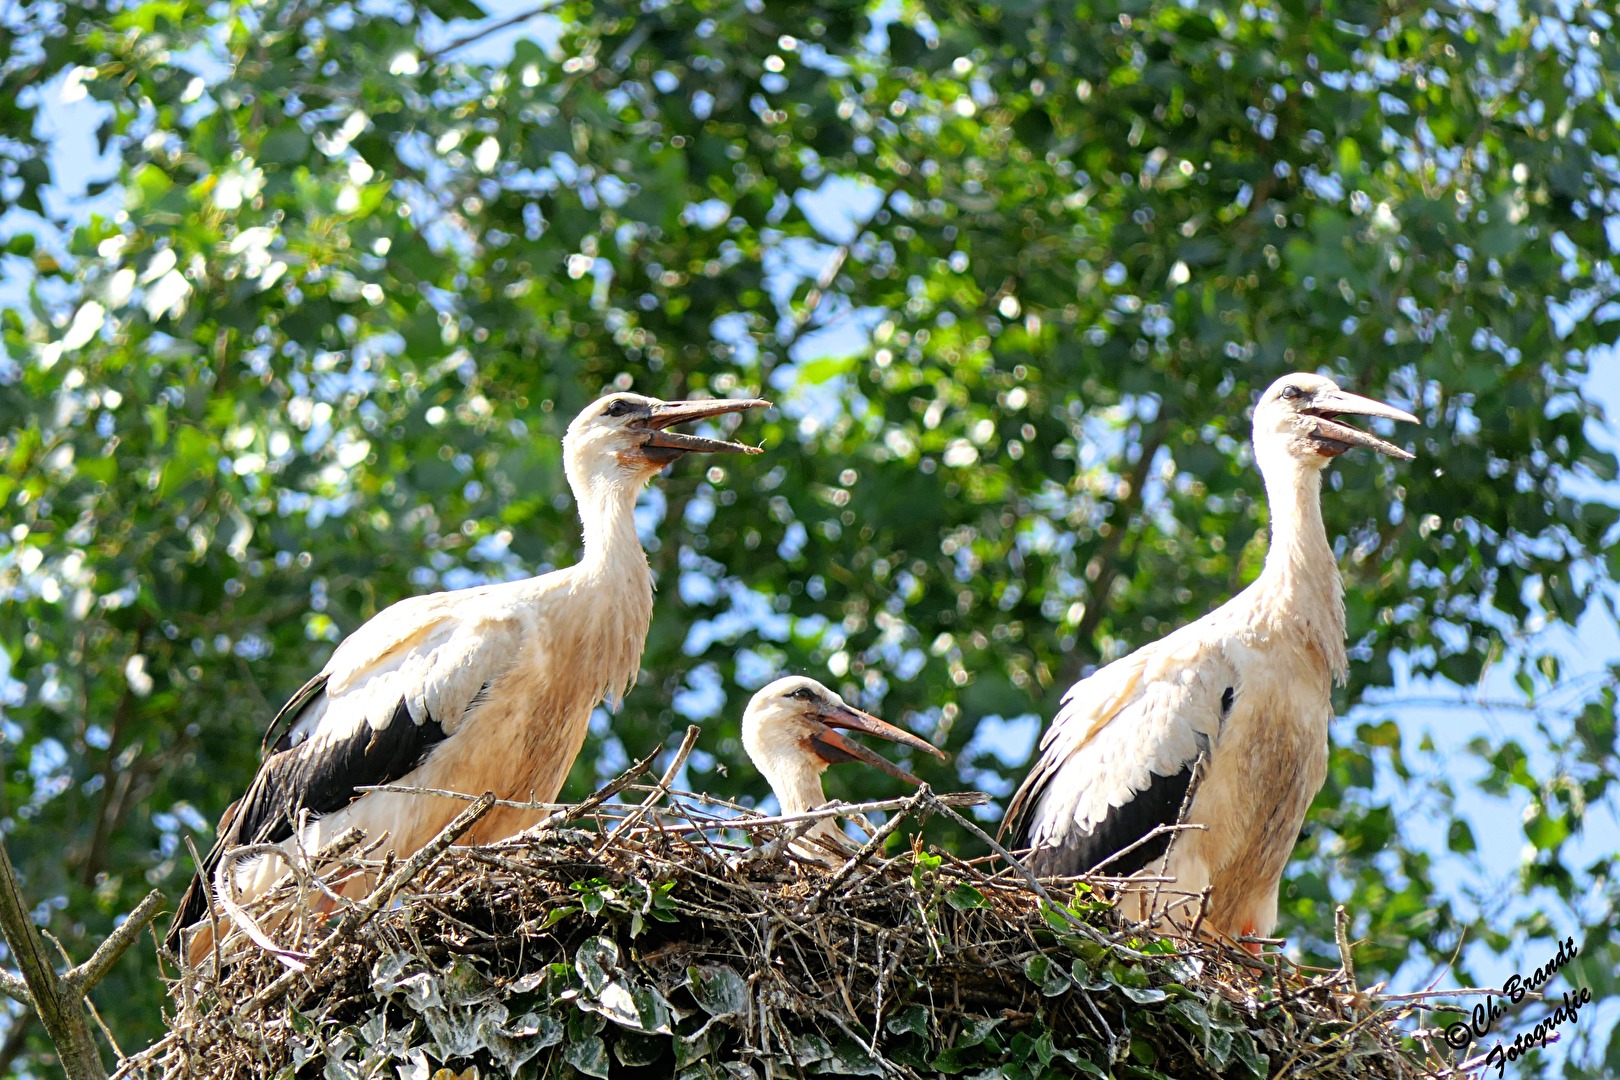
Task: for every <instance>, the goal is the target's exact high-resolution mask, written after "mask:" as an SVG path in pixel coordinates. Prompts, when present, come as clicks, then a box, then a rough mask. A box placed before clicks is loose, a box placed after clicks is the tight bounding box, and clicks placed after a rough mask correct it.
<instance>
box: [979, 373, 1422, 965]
mask: <svg viewBox="0 0 1620 1080" xmlns="http://www.w3.org/2000/svg"><path fill="white" fill-rule="evenodd" d="M1344 414H1353V415H1361V416H1378V417H1384V418H1387V419H1391V420H1404V421H1406V422H1408V423H1417V422H1418V420H1417V417H1415V416H1412V415H1411V414H1410V413H1407V412H1403V411H1402V410H1400V409H1397V408H1393V407H1392V406H1389V405H1384V404H1382V403H1380V402H1377V401H1372V400H1369V399H1367V398H1364V397H1359V396H1357V395H1355V394H1350V393H1346V392H1345V391H1343V390H1340V389H1339V387H1338V386H1336V385H1335V384H1334V383H1333V382H1332V381H1331V380H1329V379H1325V378H1323V377H1321V376H1319V375H1309V374H1294V375H1287V376H1284V377H1283V378H1281V379H1279V380H1277V381H1276V382H1275V383H1273V384H1272V385H1271V387H1270V388H1269V389H1268V390H1266V392H1265V393H1264V394H1262V395H1261V397H1260V401H1259V404H1258V405H1256V406H1255V410H1254V456H1255V463H1256V464H1257V465H1258V466H1259V468H1260V475H1261V477H1262V478H1263V479H1264V481H1265V486H1266V497H1267V500H1268V501H1269V503H1270V507H1271V545H1270V548H1269V549H1268V551H1267V553H1266V561H1265V568H1264V569H1263V570H1262V571H1261V573H1260V576H1259V577H1258V578H1257V579H1256V580H1255V581H1254V583H1253V584H1251V585H1250V586H1249V587H1248V588H1246V589H1244V590H1243V591H1242V592H1241V593H1239V594H1238V595H1237V596H1235V597H1233V598H1232V599H1231V600H1230V601H1228V602H1227V603H1226V604H1224V605H1222V606H1221V607H1219V608H1217V609H1216V610H1215V611H1213V612H1211V613H1210V614H1209V615H1206V616H1205V617H1204V618H1202V619H1199V620H1198V621H1197V622H1194V623H1190V624H1189V625H1187V626H1184V627H1182V628H1181V629H1179V630H1177V631H1175V632H1174V633H1172V634H1170V635H1169V636H1167V637H1165V638H1163V639H1161V640H1159V641H1158V642H1155V643H1154V644H1152V645H1148V646H1145V647H1143V648H1141V649H1138V650H1136V651H1135V652H1134V653H1131V654H1130V655H1128V656H1126V657H1124V658H1123V659H1120V660H1116V661H1114V662H1113V663H1111V664H1108V665H1107V666H1106V667H1103V668H1102V669H1100V670H1099V671H1097V672H1096V673H1095V674H1093V675H1091V676H1090V677H1089V678H1086V679H1082V680H1081V681H1080V682H1078V683H1076V684H1075V685H1074V686H1073V687H1071V688H1070V690H1069V692H1068V693H1067V694H1066V695H1064V699H1063V706H1062V708H1061V710H1060V711H1059V712H1058V715H1057V718H1056V719H1055V720H1053V722H1052V726H1051V727H1050V728H1049V729H1048V730H1047V732H1046V735H1045V737H1044V738H1042V740H1041V755H1040V759H1039V760H1038V761H1037V762H1036V763H1035V766H1034V768H1033V769H1032V770H1031V771H1030V774H1029V776H1028V777H1027V778H1025V780H1024V782H1023V784H1022V786H1020V787H1019V789H1018V792H1017V793H1016V794H1015V795H1014V796H1013V799H1012V802H1011V803H1010V804H1009V806H1008V810H1007V818H1006V821H1005V822H1004V823H1003V825H1002V831H1003V832H1008V831H1011V832H1012V833H1013V834H1014V835H1015V836H1018V837H1020V838H1021V839H1022V842H1023V844H1025V845H1027V846H1029V847H1030V848H1032V849H1033V850H1032V851H1031V852H1030V855H1029V858H1028V864H1029V866H1030V868H1031V869H1033V870H1034V871H1035V872H1036V873H1037V874H1043V875H1060V874H1079V873H1084V872H1086V871H1090V870H1093V869H1096V868H1099V866H1100V872H1102V873H1106V874H1110V875H1120V876H1125V875H1131V874H1138V875H1154V876H1163V877H1168V878H1169V879H1171V881H1170V882H1169V883H1160V884H1159V885H1156V886H1149V885H1146V884H1144V885H1141V886H1137V887H1134V888H1132V889H1129V890H1127V892H1126V905H1125V911H1126V912H1127V913H1128V914H1131V915H1133V916H1134V917H1135V918H1137V919H1147V918H1150V917H1153V918H1156V919H1162V918H1163V917H1164V916H1165V914H1166V910H1167V908H1169V907H1171V906H1173V905H1174V904H1176V903H1177V902H1179V901H1181V900H1182V899H1183V898H1184V896H1185V894H1197V893H1199V892H1201V891H1202V890H1203V889H1204V888H1205V886H1209V887H1210V888H1211V895H1210V898H1209V903H1208V906H1207V907H1206V909H1205V916H1204V922H1203V926H1204V927H1205V928H1206V929H1207V930H1210V931H1212V932H1214V934H1216V935H1217V936H1224V937H1226V938H1228V939H1239V938H1243V937H1252V936H1261V937H1264V936H1267V935H1269V934H1270V933H1271V931H1272V929H1273V927H1275V926H1276V922H1277V890H1278V886H1279V884H1280V882H1281V880H1282V872H1283V866H1284V864H1285V863H1286V862H1287V861H1288V855H1289V853H1290V852H1291V851H1292V850H1293V847H1294V841H1295V840H1296V838H1297V837H1298V836H1299V830H1300V826H1301V824H1302V823H1303V822H1304V819H1305V810H1306V807H1307V806H1309V805H1310V802H1311V799H1312V798H1313V797H1314V796H1315V795H1316V793H1317V791H1319V790H1320V789H1321V787H1322V781H1323V780H1324V778H1325V777H1326V775H1327V750H1328V724H1329V722H1330V721H1331V720H1332V719H1333V701H1332V689H1333V684H1334V683H1335V682H1339V683H1342V682H1343V681H1344V679H1345V676H1346V673H1347V668H1348V663H1347V660H1346V656H1345V644H1344V642H1345V617H1344V589H1343V583H1342V582H1341V580H1340V578H1339V568H1338V564H1337V563H1336V562H1335V560H1334V557H1333V549H1332V547H1330V546H1329V544H1328V536H1327V531H1326V529H1325V528H1324V527H1323V524H1322V508H1321V490H1322V471H1323V469H1324V467H1325V466H1326V465H1327V464H1328V462H1330V461H1332V460H1333V459H1334V458H1335V457H1338V456H1339V455H1340V454H1342V453H1345V452H1346V451H1348V450H1350V449H1351V448H1352V447H1356V446H1363V447H1367V448H1369V449H1372V450H1376V451H1378V452H1379V453H1382V454H1387V455H1389V456H1391V457H1396V458H1402V459H1405V460H1410V459H1411V458H1412V455H1411V454H1410V453H1408V452H1406V451H1405V450H1402V449H1401V448H1400V447H1398V446H1394V445H1392V444H1390V443H1387V442H1385V441H1384V440H1382V439H1379V438H1377V437H1375V436H1372V435H1369V434H1367V433H1366V432H1364V431H1360V430H1357V429H1356V428H1354V427H1351V426H1350V425H1348V424H1344V423H1341V422H1340V421H1339V420H1338V419H1337V417H1339V416H1341V415H1344ZM1184 806H1185V809H1186V814H1185V818H1184V819H1183V818H1182V816H1181V815H1182V810H1183V807H1184ZM1182 820H1184V821H1185V823H1187V824H1189V825H1191V826H1195V827H1197V828H1195V829H1187V830H1184V831H1178V834H1177V835H1176V837H1175V839H1174V841H1173V843H1172V841H1171V838H1170V836H1169V835H1167V834H1161V835H1159V836H1155V837H1152V838H1151V839H1148V840H1146V842H1143V843H1141V844H1139V845H1138V846H1136V847H1135V848H1133V849H1131V850H1129V851H1125V849H1127V848H1130V847H1131V845H1132V844H1135V843H1137V842H1138V841H1142V840H1143V839H1144V838H1145V837H1149V836H1150V835H1151V834H1152V833H1153V830H1154V829H1155V828H1157V827H1159V826H1167V825H1173V824H1176V823H1178V822H1179V821H1182ZM1122 851H1125V853H1124V854H1120V855H1118V856H1117V857H1115V856H1116V854H1117V853H1120V852H1122ZM1182 910H1183V912H1185V908H1183V909H1182ZM1191 918H1192V916H1191V914H1190V913H1186V914H1184V915H1183V916H1182V917H1180V918H1179V921H1183V922H1185V921H1190V920H1191ZM1252 948H1253V950H1254V951H1256V952H1257V951H1258V946H1257V945H1253V946H1252Z"/></svg>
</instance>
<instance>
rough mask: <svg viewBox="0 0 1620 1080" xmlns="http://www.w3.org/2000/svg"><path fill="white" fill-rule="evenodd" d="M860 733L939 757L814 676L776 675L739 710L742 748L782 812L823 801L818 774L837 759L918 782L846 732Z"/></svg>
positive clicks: (926, 745) (934, 750)
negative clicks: (841, 695) (858, 762)
mask: <svg viewBox="0 0 1620 1080" xmlns="http://www.w3.org/2000/svg"><path fill="white" fill-rule="evenodd" d="M844 731H858V732H861V733H862V734H865V735H876V736H877V737H878V738H880V739H888V740H889V741H890V742H897V743H901V744H903V745H905V746H909V747H912V748H913V749H915V750H922V751H925V752H927V753H930V754H933V755H934V756H935V757H939V758H943V757H944V756H945V754H944V753H943V752H942V751H940V750H939V749H938V748H937V747H935V746H933V745H932V744H931V743H929V742H927V741H926V740H924V739H919V738H918V737H917V736H915V735H913V734H911V733H910V732H908V731H901V730H900V729H899V728H897V727H894V726H893V725H891V724H885V723H884V722H883V721H882V720H879V719H878V718H877V717H875V716H872V715H870V714H868V713H864V712H862V711H861V710H859V709H857V708H855V707H853V706H851V705H847V704H845V703H844V699H843V698H841V697H839V696H838V695H837V694H836V693H834V692H833V691H831V690H829V689H827V688H826V687H825V686H822V685H821V684H820V683H818V682H816V680H814V679H807V678H805V677H803V676H801V675H790V676H788V677H787V678H785V679H777V680H776V681H775V682H773V683H771V684H770V685H769V686H767V687H765V688H764V689H763V690H761V691H759V693H757V694H755V695H754V697H753V700H751V701H750V702H749V703H748V708H747V710H746V711H745V712H744V713H743V725H742V734H743V746H744V747H745V748H746V749H747V750H748V756H749V758H750V759H752V760H753V762H754V767H755V768H757V769H759V771H760V772H761V773H763V774H764V776H765V779H766V780H768V781H769V782H770V785H771V788H772V790H774V791H775V792H776V798H777V801H778V802H779V803H781V804H782V810H783V812H784V813H790V814H793V813H799V812H801V811H804V810H809V809H811V808H813V807H815V806H817V805H819V804H820V803H821V802H822V795H821V774H822V773H823V772H825V771H826V769H827V766H828V765H836V764H837V763H839V762H841V761H864V762H866V763H867V764H868V765H873V766H876V767H877V768H879V769H881V770H883V771H884V772H886V773H888V774H889V775H890V776H895V777H899V778H900V779H901V780H905V781H907V782H908V783H912V784H920V783H922V781H921V780H918V779H917V778H916V777H915V776H913V775H911V774H910V773H909V772H907V771H906V770H905V769H902V768H901V767H900V766H898V765H896V764H894V762H892V761H889V760H887V759H885V758H883V757H881V756H879V755H878V754H875V753H873V752H872V751H870V750H868V749H867V748H866V747H864V746H862V745H861V744H860V743H858V742H856V741H854V740H853V739H851V738H849V737H848V736H846V735H844V734H843V732H844Z"/></svg>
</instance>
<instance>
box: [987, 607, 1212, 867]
mask: <svg viewBox="0 0 1620 1080" xmlns="http://www.w3.org/2000/svg"><path fill="white" fill-rule="evenodd" d="M1198 628H1199V627H1198V624H1194V625H1193V626H1189V627H1186V628H1185V629H1184V630H1183V631H1178V632H1177V633H1175V634H1172V635H1170V636H1169V637H1167V638H1165V639H1163V640H1162V641H1159V642H1157V643H1156V644H1153V645H1149V646H1146V647H1144V648H1142V649H1138V650H1137V651H1136V652H1134V653H1132V654H1131V655H1130V656H1127V657H1125V658H1124V659H1122V660H1117V661H1115V662H1114V663H1112V664H1109V665H1108V666H1107V667H1104V668H1103V669H1102V670H1100V671H1098V672H1097V673H1096V674H1094V675H1092V676H1091V677H1090V678H1087V679H1083V680H1081V681H1080V682H1078V683H1076V684H1075V685H1074V686H1073V687H1072V688H1071V689H1070V690H1069V692H1068V694H1066V695H1065V696H1064V699H1063V707H1062V708H1061V709H1060V710H1059V712H1058V715H1057V719H1055V720H1054V721H1053V722H1052V726H1051V727H1050V728H1049V729H1048V730H1047V733H1046V736H1045V737H1044V738H1043V739H1042V740H1041V756H1040V760H1038V761H1037V762H1036V763H1035V766H1034V768H1033V769H1031V770H1030V774H1029V776H1028V777H1026V778H1025V780H1024V783H1023V784H1022V785H1021V786H1020V787H1019V789H1018V792H1017V793H1016V794H1015V795H1014V796H1013V799H1012V802H1011V803H1010V804H1009V805H1008V809H1007V819H1006V821H1005V822H1004V823H1003V825H1002V830H1003V832H1007V831H1011V832H1012V834H1013V835H1014V836H1015V837H1016V838H1018V840H1019V842H1020V846H1029V847H1033V848H1035V851H1034V852H1033V853H1032V854H1031V855H1030V856H1029V860H1028V861H1029V864H1030V866H1031V868H1032V869H1034V870H1035V871H1036V872H1037V873H1041V874H1049V875H1052V874H1078V873H1084V872H1085V871H1087V870H1091V869H1093V868H1094V867H1096V866H1097V864H1098V863H1101V862H1103V861H1104V860H1106V859H1108V858H1109V856H1111V855H1114V854H1116V853H1117V852H1120V851H1122V850H1123V849H1125V848H1127V847H1129V846H1130V845H1131V844H1133V843H1135V842H1136V841H1138V840H1140V839H1142V838H1143V837H1144V836H1146V835H1147V834H1148V833H1150V832H1152V831H1153V829H1154V828H1156V827H1157V826H1160V825H1169V824H1174V823H1175V822H1176V821H1177V819H1178V817H1179V815H1180V812H1181V808H1182V804H1183V802H1184V801H1185V800H1186V797H1187V793H1188V790H1189V788H1190V786H1191V785H1192V783H1193V781H1194V770H1195V766H1196V764H1197V762H1198V760H1199V757H1200V754H1201V753H1202V754H1204V755H1206V756H1207V755H1208V753H1209V752H1210V751H1211V750H1212V749H1213V747H1214V745H1215V743H1216V742H1217V741H1219V739H1220V733H1221V725H1222V723H1223V722H1224V721H1225V718H1226V716H1227V714H1229V713H1230V712H1231V709H1232V702H1233V699H1234V697H1235V695H1236V694H1237V693H1238V692H1239V687H1238V678H1237V670H1236V668H1235V667H1234V666H1233V664H1232V663H1231V661H1230V660H1229V659H1228V658H1227V656H1226V653H1225V652H1224V650H1223V649H1222V648H1221V642H1220V641H1219V639H1217V638H1213V637H1212V636H1211V635H1208V634H1201V633H1195V634H1189V633H1187V631H1192V630H1195V629H1198ZM1168 843H1169V837H1168V835H1165V836H1160V837H1155V838H1154V839H1153V840H1150V841H1148V842H1147V843H1145V844H1143V845H1141V846H1140V847H1138V848H1136V849H1134V850H1133V851H1131V852H1129V853H1128V854H1126V855H1124V856H1122V857H1120V858H1118V859H1115V860H1113V861H1111V862H1109V863H1108V864H1107V865H1106V866H1104V867H1103V871H1104V872H1105V873H1109V874H1120V875H1124V874H1130V873H1134V872H1135V871H1137V870H1140V869H1141V868H1142V867H1144V866H1146V865H1148V864H1149V863H1151V862H1152V861H1153V860H1154V859H1156V858H1158V857H1159V856H1160V855H1161V854H1163V853H1164V850H1165V848H1166V846H1168Z"/></svg>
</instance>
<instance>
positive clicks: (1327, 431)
mask: <svg viewBox="0 0 1620 1080" xmlns="http://www.w3.org/2000/svg"><path fill="white" fill-rule="evenodd" d="M1341 413H1353V414H1355V415H1357V416H1382V417H1384V418H1385V419H1388V420H1404V421H1406V422H1407V423H1408V424H1417V423H1421V421H1420V420H1418V418H1417V417H1415V416H1413V415H1412V414H1411V413H1409V412H1403V411H1402V410H1400V409H1397V408H1396V407H1395V406H1393V405H1385V404H1384V403H1383V402H1382V401H1374V400H1373V399H1372V398H1365V397H1362V396H1361V395H1360V394H1351V393H1347V392H1345V391H1343V390H1329V391H1327V392H1325V393H1321V394H1317V395H1316V397H1315V398H1314V399H1313V400H1312V401H1311V404H1310V407H1309V408H1307V409H1305V410H1303V411H1302V413H1301V416H1302V418H1303V421H1304V423H1305V424H1306V425H1307V427H1306V432H1307V434H1309V435H1310V436H1311V438H1312V440H1313V441H1314V442H1315V443H1316V449H1317V452H1318V453H1320V454H1324V455H1326V456H1328V457H1338V456H1339V455H1340V454H1342V453H1344V452H1345V451H1346V450H1349V449H1350V448H1351V447H1353V446H1365V447H1367V448H1368V449H1370V450H1376V451H1378V452H1379V453H1380V454H1388V455H1389V456H1390V457H1395V458H1400V459H1401V460H1402V461H1411V460H1412V457H1413V455H1412V454H1411V453H1410V452H1409V451H1406V450H1402V449H1401V448H1400V447H1398V446H1396V445H1395V444H1394V443H1388V442H1385V441H1384V440H1383V439H1380V438H1379V437H1378V436H1376V435H1370V434H1368V433H1367V432H1365V431H1361V430H1360V429H1358V428H1353V427H1351V426H1350V425H1349V424H1341V423H1339V421H1338V420H1337V419H1336V418H1337V417H1338V416H1339V415H1340V414H1341Z"/></svg>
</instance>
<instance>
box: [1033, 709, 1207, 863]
mask: <svg viewBox="0 0 1620 1080" xmlns="http://www.w3.org/2000/svg"><path fill="white" fill-rule="evenodd" d="M1198 744H1199V750H1198V754H1197V756H1196V757H1194V758H1193V759H1192V760H1191V761H1188V762H1186V763H1185V765H1184V766H1183V767H1182V768H1181V770H1180V771H1179V772H1176V773H1173V774H1171V775H1169V776H1160V775H1159V774H1157V773H1152V774H1150V778H1149V780H1148V785H1147V787H1145V788H1143V789H1142V790H1141V791H1138V792H1136V793H1135V794H1134V795H1133V796H1132V797H1131V798H1130V799H1128V800H1127V801H1126V802H1125V804H1124V805H1122V806H1116V807H1114V808H1113V809H1112V810H1111V811H1110V812H1109V814H1108V816H1107V817H1105V818H1103V820H1102V821H1100V822H1098V823H1097V825H1096V826H1095V827H1094V828H1093V829H1092V830H1091V831H1090V832H1089V833H1086V834H1084V835H1077V836H1073V837H1071V838H1070V839H1069V840H1068V842H1067V843H1065V844H1064V845H1063V846H1061V847H1053V846H1041V847H1036V848H1035V850H1033V851H1031V852H1030V853H1029V855H1028V857H1027V858H1026V859H1025V862H1026V863H1028V865H1029V868H1030V869H1031V870H1033V871H1034V872H1035V873H1036V875H1038V876H1041V877H1058V876H1063V875H1068V874H1084V873H1087V872H1088V871H1091V870H1095V869H1097V867H1098V866H1099V865H1100V864H1102V863H1104V862H1107V865H1106V866H1103V867H1102V870H1101V872H1102V873H1104V874H1107V875H1108V876H1110V877H1126V876H1128V875H1130V874H1134V873H1136V872H1137V871H1138V870H1142V869H1144V868H1146V867H1147V866H1149V865H1151V864H1152V863H1153V862H1154V860H1156V859H1158V858H1159V857H1160V856H1161V855H1163V854H1164V853H1165V851H1166V850H1167V849H1168V848H1169V847H1170V840H1171V836H1172V834H1171V833H1168V832H1166V833H1163V834H1162V835H1159V836H1155V837H1154V838H1153V839H1151V840H1149V841H1147V842H1146V843H1144V844H1141V845H1139V846H1137V847H1135V848H1132V849H1131V850H1130V851H1129V852H1126V853H1125V854H1124V855H1121V856H1120V857H1119V858H1117V859H1112V860H1111V861H1110V857H1111V856H1113V855H1115V854H1118V853H1119V852H1121V851H1124V850H1125V849H1126V848H1128V847H1130V846H1131V845H1132V844H1135V843H1136V842H1137V841H1138V840H1140V839H1142V837H1144V836H1146V835H1147V834H1148V833H1150V832H1152V831H1153V830H1154V829H1156V828H1158V827H1159V826H1161V825H1176V824H1179V823H1180V822H1181V818H1182V813H1183V811H1184V810H1185V808H1186V807H1187V805H1188V802H1189V798H1188V797H1189V795H1190V793H1192V792H1193V791H1195V790H1196V785H1197V781H1198V778H1199V777H1200V776H1201V775H1202V774H1203V768H1204V763H1205V762H1206V761H1207V760H1208V758H1209V751H1210V744H1209V740H1208V739H1207V738H1206V737H1204V736H1203V735H1200V736H1198ZM1034 843H1035V841H1034V838H1033V837H1031V836H1029V835H1028V833H1027V832H1026V833H1025V835H1024V845H1025V846H1026V847H1028V846H1031V845H1034Z"/></svg>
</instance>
